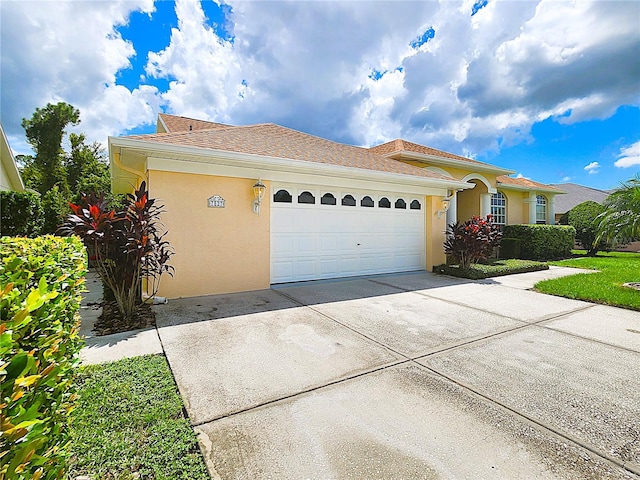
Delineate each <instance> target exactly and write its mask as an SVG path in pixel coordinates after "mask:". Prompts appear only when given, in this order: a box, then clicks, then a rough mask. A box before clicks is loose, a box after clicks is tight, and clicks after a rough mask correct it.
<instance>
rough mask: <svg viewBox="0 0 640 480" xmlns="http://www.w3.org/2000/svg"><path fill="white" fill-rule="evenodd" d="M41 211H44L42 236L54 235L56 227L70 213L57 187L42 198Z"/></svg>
mask: <svg viewBox="0 0 640 480" xmlns="http://www.w3.org/2000/svg"><path fill="white" fill-rule="evenodd" d="M41 202H42V209H43V210H44V225H43V226H42V234H45V235H48V234H52V235H53V234H55V233H56V232H57V231H58V227H60V225H62V224H63V223H64V221H65V220H66V219H67V217H68V216H69V213H71V209H70V208H69V202H68V200H67V197H66V196H65V195H64V194H63V193H62V192H61V191H60V189H59V188H58V186H57V185H54V186H53V187H52V188H51V190H49V191H48V192H46V193H45V194H44V195H43V196H42V200H41Z"/></svg>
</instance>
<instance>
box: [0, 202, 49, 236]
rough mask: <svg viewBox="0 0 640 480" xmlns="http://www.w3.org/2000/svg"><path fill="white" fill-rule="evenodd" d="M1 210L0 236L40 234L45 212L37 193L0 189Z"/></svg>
mask: <svg viewBox="0 0 640 480" xmlns="http://www.w3.org/2000/svg"><path fill="white" fill-rule="evenodd" d="M0 210H1V214H0V236H10V237H35V236H37V235H40V232H41V230H42V226H43V224H44V212H43V210H42V204H41V203H40V197H39V196H38V194H37V193H33V192H13V191H0Z"/></svg>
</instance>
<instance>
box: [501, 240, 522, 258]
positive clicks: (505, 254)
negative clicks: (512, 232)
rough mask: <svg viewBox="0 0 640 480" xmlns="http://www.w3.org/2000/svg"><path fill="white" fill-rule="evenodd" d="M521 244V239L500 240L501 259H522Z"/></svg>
mask: <svg viewBox="0 0 640 480" xmlns="http://www.w3.org/2000/svg"><path fill="white" fill-rule="evenodd" d="M520 248H521V242H520V239H519V238H502V240H500V258H520Z"/></svg>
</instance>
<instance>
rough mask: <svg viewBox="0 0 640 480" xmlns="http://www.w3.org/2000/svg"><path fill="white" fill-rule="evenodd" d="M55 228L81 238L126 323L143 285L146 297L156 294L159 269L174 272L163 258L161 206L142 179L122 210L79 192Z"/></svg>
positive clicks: (166, 245)
mask: <svg viewBox="0 0 640 480" xmlns="http://www.w3.org/2000/svg"><path fill="white" fill-rule="evenodd" d="M70 207H71V209H72V211H73V213H72V214H71V215H69V217H68V218H67V221H66V222H65V223H64V225H63V226H62V227H61V229H60V233H62V234H66V235H72V234H75V235H78V236H80V238H82V239H83V241H84V242H85V245H86V246H87V249H88V250H89V254H90V255H91V256H92V257H94V258H95V265H96V269H97V271H98V273H99V275H100V278H101V279H102V282H103V284H104V285H106V286H107V287H108V288H109V289H110V290H111V292H112V293H113V296H114V298H115V301H116V303H117V305H118V310H119V311H120V314H121V315H122V318H123V319H124V320H125V321H130V320H132V319H133V317H134V316H135V314H136V313H137V311H138V308H139V307H140V305H141V304H142V284H143V281H146V282H147V292H148V294H149V296H151V297H152V296H154V295H155V294H156V293H157V290H158V285H159V280H160V277H161V275H162V274H163V273H168V274H169V275H172V274H173V267H172V266H170V265H168V263H167V262H168V261H169V259H170V258H171V255H173V252H172V250H171V247H170V246H169V243H168V242H167V241H166V240H165V239H164V236H165V234H166V232H165V233H160V229H159V227H160V226H161V224H160V222H159V218H160V214H161V213H162V208H163V207H162V206H161V205H156V201H155V199H150V198H149V192H148V191H147V189H146V182H142V184H141V185H140V188H138V189H137V190H136V191H135V192H134V193H133V194H128V195H127V197H126V200H125V205H124V208H122V209H121V210H118V211H116V210H109V209H108V207H107V202H106V201H105V199H104V196H96V195H83V196H82V199H81V202H80V204H79V205H75V204H71V205H70Z"/></svg>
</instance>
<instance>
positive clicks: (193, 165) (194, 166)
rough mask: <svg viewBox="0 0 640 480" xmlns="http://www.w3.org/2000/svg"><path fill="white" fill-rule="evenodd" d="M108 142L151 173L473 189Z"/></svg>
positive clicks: (386, 175)
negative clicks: (135, 156) (138, 155)
mask: <svg viewBox="0 0 640 480" xmlns="http://www.w3.org/2000/svg"><path fill="white" fill-rule="evenodd" d="M109 140H110V141H109V147H110V148H109V149H110V151H111V149H112V148H124V149H131V150H136V151H138V152H145V154H146V155H147V169H149V170H154V169H155V170H165V171H172V172H184V173H202V174H207V175H220V176H232V177H242V178H254V177H255V178H262V179H264V180H272V181H284V182H291V181H298V180H304V183H310V184H318V185H320V184H323V185H326V184H327V182H328V180H329V179H331V181H330V184H336V186H339V185H340V184H344V185H345V186H348V185H351V186H354V187H355V186H356V185H355V182H358V184H359V185H361V186H362V187H363V188H371V187H372V185H380V184H383V183H384V184H385V185H386V186H387V187H391V186H395V189H396V190H397V189H400V190H398V191H403V190H406V189H408V188H409V189H410V190H411V193H418V192H427V191H430V192H433V193H431V194H433V195H440V194H441V193H442V191H443V190H445V195H446V189H465V188H471V184H468V183H467V182H462V181H459V180H455V179H445V178H442V179H440V178H430V177H419V176H411V175H404V174H399V173H392V172H381V171H377V170H365V169H360V168H353V167H345V166H341V165H328V164H323V163H316V162H309V161H304V160H293V159H287V158H279V157H268V156H262V155H252V154H245V153H237V152H228V151H224V150H212V149H205V148H199V147H185V146H178V145H169V144H159V143H156V142H148V141H143V140H137V139H127V138H114V137H110V138H109ZM212 159H215V163H213V162H212V161H211V160H212ZM319 177H320V178H319ZM377 189H380V187H378V188H377ZM436 192H437V193H436Z"/></svg>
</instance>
